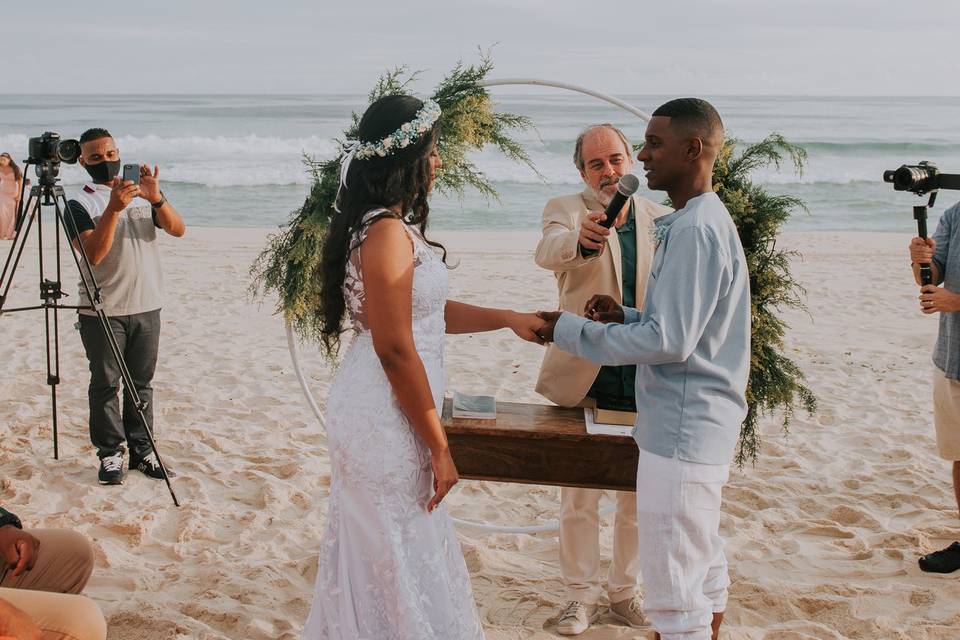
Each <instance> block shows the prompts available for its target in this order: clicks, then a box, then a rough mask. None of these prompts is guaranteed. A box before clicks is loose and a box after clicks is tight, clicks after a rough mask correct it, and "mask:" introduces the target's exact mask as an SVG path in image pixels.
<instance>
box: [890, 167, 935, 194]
mask: <svg viewBox="0 0 960 640" xmlns="http://www.w3.org/2000/svg"><path fill="white" fill-rule="evenodd" d="M930 175H931V172H930V171H929V170H928V169H926V168H924V167H908V166H903V167H900V168H899V169H897V171H896V173H895V174H894V175H893V184H894V185H895V186H896V187H897V188H899V189H902V190H904V191H913V190H915V189H919V188H921V187H922V186H923V182H924V181H925V180H926V179H927V178H929V177H930Z"/></svg>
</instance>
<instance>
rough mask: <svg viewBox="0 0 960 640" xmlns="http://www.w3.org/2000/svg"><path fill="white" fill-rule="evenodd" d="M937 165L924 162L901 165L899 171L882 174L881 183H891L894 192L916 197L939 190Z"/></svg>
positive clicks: (894, 170)
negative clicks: (915, 195)
mask: <svg viewBox="0 0 960 640" xmlns="http://www.w3.org/2000/svg"><path fill="white" fill-rule="evenodd" d="M938 175H940V170H939V169H937V165H935V164H933V163H932V162H927V161H926V160H924V161H923V162H921V163H920V164H915V165H910V164H905V165H902V166H901V167H900V168H899V169H892V170H888V171H884V172H883V181H884V182H892V183H893V189H894V191H910V192H911V193H915V194H917V195H918V196H922V195H923V194H925V193H929V192H931V191H934V190H936V189H939V188H940V185H939V184H938V180H937V176H938Z"/></svg>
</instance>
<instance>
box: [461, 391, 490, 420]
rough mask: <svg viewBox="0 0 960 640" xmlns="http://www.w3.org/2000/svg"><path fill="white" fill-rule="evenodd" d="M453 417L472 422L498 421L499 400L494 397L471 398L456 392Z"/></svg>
mask: <svg viewBox="0 0 960 640" xmlns="http://www.w3.org/2000/svg"><path fill="white" fill-rule="evenodd" d="M453 417H454V418H467V419H470V420H496V419H497V399H496V398H494V397H493V396H471V395H467V394H465V393H460V392H459V391H454V392H453Z"/></svg>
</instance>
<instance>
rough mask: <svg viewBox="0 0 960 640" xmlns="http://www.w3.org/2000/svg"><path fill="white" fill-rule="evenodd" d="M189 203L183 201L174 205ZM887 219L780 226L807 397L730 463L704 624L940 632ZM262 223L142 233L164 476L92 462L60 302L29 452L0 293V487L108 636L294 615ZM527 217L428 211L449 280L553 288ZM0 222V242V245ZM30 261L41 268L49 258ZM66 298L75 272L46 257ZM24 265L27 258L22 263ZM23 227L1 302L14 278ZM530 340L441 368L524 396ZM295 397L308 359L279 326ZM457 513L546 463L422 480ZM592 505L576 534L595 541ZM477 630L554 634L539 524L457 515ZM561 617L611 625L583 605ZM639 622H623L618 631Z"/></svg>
mask: <svg viewBox="0 0 960 640" xmlns="http://www.w3.org/2000/svg"><path fill="white" fill-rule="evenodd" d="M187 222H188V224H189V219H188V220H187ZM909 222H910V221H909V220H907V221H905V225H904V228H905V232H904V233H902V234H887V233H827V232H820V233H794V234H788V235H786V236H784V237H783V239H782V244H783V245H784V246H787V247H791V248H794V249H797V250H799V251H801V252H802V253H803V259H797V260H795V261H794V263H793V270H794V273H795V275H796V276H797V277H798V279H799V280H800V281H801V283H802V284H804V285H805V286H806V287H807V289H808V298H807V304H808V313H804V312H801V311H790V312H788V313H787V314H786V318H787V319H788V321H789V323H790V325H791V329H790V333H789V336H788V350H789V353H790V354H791V357H793V358H794V359H795V360H796V361H797V363H798V364H799V365H800V366H801V368H802V369H803V371H805V372H806V374H807V377H808V380H809V384H810V386H811V387H812V388H813V390H814V391H815V392H816V394H817V396H818V398H819V402H820V406H819V410H818V412H817V413H816V414H815V415H813V416H807V415H806V414H804V413H802V412H801V413H798V414H797V416H796V418H795V420H794V422H793V423H792V426H791V429H790V433H789V435H785V434H784V433H782V432H781V430H780V417H779V416H768V417H767V418H766V419H765V421H764V427H765V436H764V446H763V449H762V453H761V456H760V459H759V460H758V462H757V464H756V466H752V467H751V466H748V467H746V468H744V469H742V470H737V471H735V472H734V473H733V474H732V477H731V481H730V483H729V485H728V486H727V488H726V490H725V492H724V507H723V510H724V515H723V520H722V530H723V534H724V535H725V537H726V539H727V554H728V558H729V561H730V569H731V578H732V579H733V585H732V587H731V590H730V604H729V608H728V611H727V617H726V625H725V627H724V632H723V633H722V635H721V637H724V638H729V639H730V640H739V639H757V640H759V639H764V640H801V639H818V640H820V639H824V640H825V639H835V638H837V639H839V638H871V639H872V638H903V639H906V638H910V639H911V640H948V639H955V638H958V637H960V583H958V581H957V578H956V576H955V575H954V576H937V575H931V574H924V573H922V572H921V571H920V570H919V569H918V568H917V564H916V558H917V556H918V555H920V554H922V553H926V552H929V551H931V550H933V549H937V548H941V547H943V546H945V545H946V544H948V543H949V542H950V541H952V540H954V539H960V522H958V520H957V514H956V511H955V504H954V498H953V492H952V489H951V486H950V483H949V468H948V464H947V463H946V462H944V461H942V460H940V459H939V458H938V457H937V455H936V452H935V446H934V438H933V426H932V409H931V384H930V380H931V370H932V364H931V362H930V353H931V349H932V345H933V342H934V338H935V335H936V329H937V323H936V319H935V317H927V316H924V315H922V314H921V313H920V312H919V310H918V305H917V300H916V296H917V287H916V286H915V285H914V284H913V283H912V280H911V277H910V272H909V267H908V256H907V252H906V245H907V243H908V241H909V237H910V235H909V229H910V226H909ZM266 234H267V231H264V230H236V229H232V230H227V229H212V228H196V227H194V228H188V231H187V236H186V237H185V238H183V239H182V240H179V241H177V240H174V239H172V238H164V239H163V244H164V246H163V252H164V258H163V259H164V272H165V305H164V309H163V314H162V317H163V334H162V339H161V351H160V362H159V368H158V371H157V375H156V378H155V381H154V387H155V389H156V392H155V404H156V421H157V435H158V445H159V447H160V450H161V453H162V454H163V455H164V457H165V460H166V461H167V463H168V464H169V465H170V466H172V467H173V468H174V469H175V470H176V471H177V473H178V474H179V477H177V478H176V479H175V480H174V487H175V489H176V491H177V494H178V496H179V498H180V500H181V502H182V505H183V506H181V507H180V508H179V509H177V508H174V507H173V505H172V502H171V500H170V496H169V495H168V494H167V491H166V488H165V486H164V484H163V483H162V482H156V481H152V480H150V479H148V478H146V477H144V476H142V475H141V474H138V473H132V474H130V475H129V476H128V479H127V481H126V483H125V485H124V486H122V487H101V486H99V485H98V484H97V482H96V457H95V453H94V450H93V448H92V446H91V445H90V443H89V437H88V433H87V427H86V417H87V400H86V385H87V377H88V374H87V369H86V366H87V365H86V360H85V358H84V355H83V351H82V346H81V344H80V339H79V335H78V334H77V332H76V331H75V330H74V329H73V326H72V325H73V322H74V317H73V315H72V314H69V313H67V314H63V316H62V318H63V322H62V323H61V348H62V370H61V376H62V384H61V385H60V387H59V407H60V460H59V461H55V460H53V448H52V430H51V425H50V397H49V388H48V387H47V386H46V384H45V380H46V373H45V362H44V355H43V353H44V349H43V324H42V313H41V312H39V311H34V312H29V313H16V314H10V315H4V316H3V317H2V318H0V336H2V339H0V504H2V505H3V506H5V507H7V508H8V509H10V510H11V511H14V512H15V513H17V514H19V515H20V516H21V517H22V518H23V520H24V522H25V524H26V525H27V526H28V527H33V528H41V527H67V528H71V529H76V530H78V531H81V532H83V533H84V534H86V535H87V536H88V537H90V538H91V539H92V540H93V543H94V546H95V548H96V553H97V566H96V569H95V572H94V576H93V578H92V580H91V582H90V584H89V586H88V588H87V590H86V593H87V594H88V595H89V596H91V597H92V598H94V599H95V600H96V601H97V602H98V603H99V605H100V607H101V608H102V610H103V611H104V613H105V615H106V617H107V620H108V625H109V638H111V640H114V639H116V640H120V639H123V640H133V639H150V640H179V639H185V638H203V639H211V640H212V639H222V638H230V639H234V638H248V639H252V640H260V639H267V638H270V639H278V638H279V639H283V640H290V639H294V638H299V633H300V630H301V628H302V625H303V622H304V620H305V617H306V614H307V610H308V608H309V605H310V601H311V597H312V589H313V580H314V576H315V574H316V558H317V552H318V547H319V540H320V536H321V533H322V530H323V523H324V514H325V510H326V502H327V500H326V498H327V492H328V488H329V482H330V469H329V464H328V460H327V454H326V441H325V436H324V433H323V431H322V429H321V428H320V426H319V425H318V424H317V422H316V420H315V419H314V417H313V414H312V413H311V412H310V409H309V408H308V406H307V403H306V402H305V400H304V398H303V396H302V394H301V392H300V389H299V387H298V383H297V380H296V377H295V376H294V373H293V367H292V364H291V359H290V356H289V353H288V350H287V343H286V337H285V333H284V328H283V326H282V323H281V321H280V319H279V317H277V316H276V315H274V305H275V301H274V300H272V299H268V300H267V301H266V302H264V303H263V304H262V305H261V306H258V305H257V304H255V303H253V302H251V299H250V297H249V295H248V291H247V289H248V286H249V283H250V277H249V273H248V271H249V267H250V264H251V262H252V261H253V259H254V257H255V256H256V254H257V253H258V252H259V250H260V248H261V247H262V246H263V244H264V240H265V237H266ZM537 237H538V235H537V234H536V233H529V232H524V233H515V234H508V233H493V232H490V233H471V232H456V233H443V234H437V238H438V239H440V240H442V241H444V242H445V243H447V246H448V248H449V249H450V254H451V262H457V261H459V265H458V267H457V268H456V269H455V270H453V271H452V272H451V287H452V295H453V297H456V298H457V299H459V300H463V301H466V302H472V303H478V304H487V305H491V306H503V307H513V308H518V309H524V310H534V309H537V308H553V307H555V305H556V289H555V285H554V280H553V276H552V275H551V274H550V273H548V272H546V271H543V270H541V269H539V268H538V267H536V266H535V265H534V264H533V260H532V249H533V247H534V245H535V244H536V240H537ZM9 246H10V243H9V242H6V241H0V258H5V256H6V254H7V251H8V250H9ZM49 266H50V265H49V262H48V263H47V267H48V269H49ZM63 271H64V281H65V285H64V289H65V290H66V291H68V292H70V294H71V297H70V298H68V302H67V303H68V304H70V303H74V304H75V300H76V280H77V278H76V273H75V269H74V267H73V265H72V262H66V263H65V264H64V270H63ZM48 277H49V275H48ZM36 282H37V258H36V242H35V237H34V238H32V239H31V246H30V247H29V248H28V250H27V251H26V253H25V255H24V259H23V263H22V267H21V269H20V270H19V272H18V276H17V279H16V282H15V286H14V295H13V299H12V300H11V301H10V302H9V303H8V305H11V306H21V305H20V303H25V304H26V303H34V301H35V300H36V298H37V285H36ZM541 354H542V351H541V348H540V347H538V346H537V345H533V344H528V343H521V342H520V341H518V340H517V339H516V338H514V336H513V334H512V333H510V332H509V331H500V332H496V333H491V334H485V335H477V336H454V337H450V338H448V342H447V360H446V362H447V377H448V387H447V388H448V392H449V391H451V390H452V389H454V388H456V389H458V390H461V391H465V392H468V393H470V392H473V393H486V394H491V395H496V396H497V398H498V399H500V400H513V401H523V402H544V400H543V399H541V398H540V397H539V396H538V395H537V394H536V393H535V392H534V391H533V387H534V381H535V379H536V375H537V371H538V367H539V363H540V358H541ZM303 358H304V363H305V366H306V368H307V371H308V373H309V375H310V378H311V381H312V386H313V390H314V393H315V394H316V397H317V398H318V400H320V401H321V402H322V401H323V400H324V399H325V397H326V393H327V388H328V384H329V380H330V368H329V366H328V365H327V364H326V363H325V362H324V360H323V359H322V358H321V357H320V356H319V355H318V354H317V352H316V351H315V350H313V349H310V348H308V347H304V352H303ZM447 504H448V508H449V510H450V512H451V513H452V514H453V515H455V516H457V517H460V518H464V519H469V520H476V521H487V522H493V523H501V524H532V523H546V522H550V521H552V520H554V519H555V518H556V517H557V515H558V510H559V490H558V489H557V488H555V487H547V486H530V485H510V484H499V483H489V482H472V481H464V482H462V483H461V484H460V485H459V486H458V488H457V490H456V491H455V493H454V494H452V495H451V497H450V498H448V500H447ZM610 524H611V523H610V519H609V518H608V520H607V522H606V523H605V525H604V528H603V532H602V535H601V544H602V546H603V548H604V550H605V551H604V552H605V554H606V558H607V560H609V550H610V543H611V538H612V531H611V527H610ZM460 535H461V542H462V546H463V550H464V554H465V556H466V559H467V563H468V566H469V568H470V573H471V576H472V580H473V586H474V592H475V594H476V598H477V602H478V605H479V607H480V609H481V615H482V617H483V620H484V624H485V628H486V630H487V637H488V638H489V639H490V640H515V639H516V640H519V639H521V638H523V639H526V638H535V639H537V640H542V639H546V638H554V637H558V636H556V635H555V633H554V632H553V629H552V627H550V626H549V625H548V624H546V623H547V620H548V619H549V618H550V617H551V616H552V615H553V614H554V613H555V612H556V608H557V606H558V605H559V604H561V603H562V601H563V600H564V591H563V587H562V584H561V581H560V579H559V568H558V562H557V538H556V536H555V535H553V534H539V535H536V536H528V535H514V534H493V535H491V534H485V533H481V532H478V531H476V530H471V529H466V528H462V529H460ZM580 637H581V638H584V639H586V640H612V639H621V638H634V637H638V636H637V631H636V630H631V629H627V628H624V627H621V626H618V625H616V624H615V623H612V622H611V621H609V620H607V619H606V618H603V619H601V624H599V625H597V626H595V627H593V628H592V629H591V630H590V631H589V632H587V633H585V634H583V635H582V636H580ZM641 637H642V636H641Z"/></svg>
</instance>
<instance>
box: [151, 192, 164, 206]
mask: <svg viewBox="0 0 960 640" xmlns="http://www.w3.org/2000/svg"><path fill="white" fill-rule="evenodd" d="M165 204H167V196H165V195H163V191H161V192H160V202H156V203H154V202H151V203H150V208H151V209H159V208H160V207H162V206H163V205H165Z"/></svg>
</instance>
